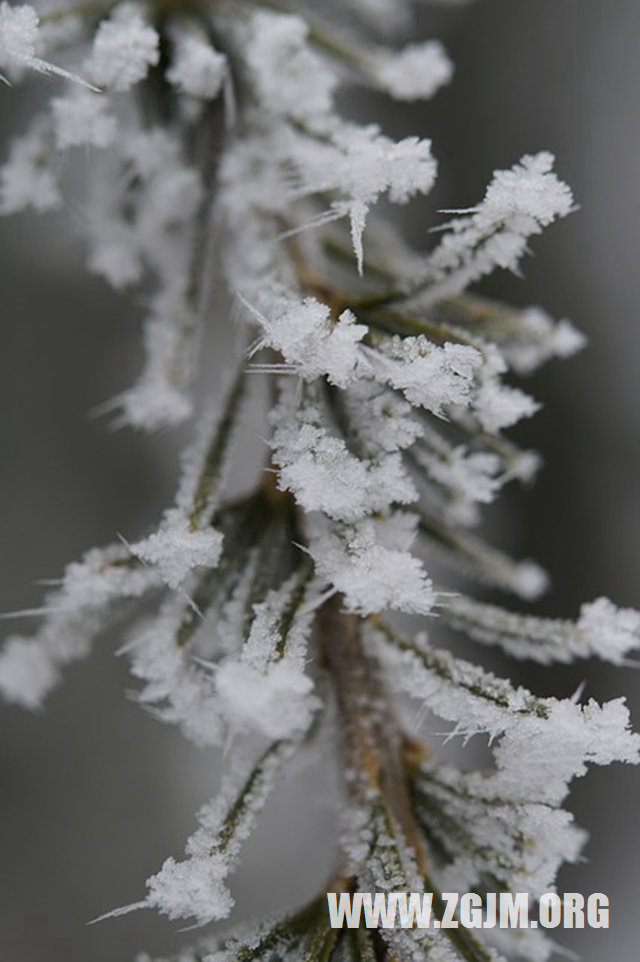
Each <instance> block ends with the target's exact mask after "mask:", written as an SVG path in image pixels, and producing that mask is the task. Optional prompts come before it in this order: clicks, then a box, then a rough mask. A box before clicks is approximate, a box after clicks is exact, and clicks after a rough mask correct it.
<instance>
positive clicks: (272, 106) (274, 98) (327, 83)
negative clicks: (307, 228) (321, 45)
mask: <svg viewBox="0 0 640 962" xmlns="http://www.w3.org/2000/svg"><path fill="white" fill-rule="evenodd" d="M308 34H309V27H308V25H307V23H306V21H305V20H304V19H303V18H302V17H298V16H296V15H294V14H281V13H271V12H267V11H261V12H260V13H256V14H255V15H254V16H253V17H252V18H251V21H250V25H249V34H248V40H247V46H246V49H245V57H246V60H247V63H248V65H249V68H250V70H251V72H252V76H253V81H254V84H255V86H256V89H257V93H258V96H259V98H260V100H261V101H262V106H263V108H264V109H266V110H268V111H269V112H272V113H276V114H284V115H285V116H290V117H293V118H295V119H297V120H302V121H304V120H313V119H314V118H316V117H323V116H324V115H326V114H327V113H328V112H329V110H330V108H331V105H332V96H333V91H334V89H335V87H336V84H337V81H338V78H337V77H336V75H335V73H334V71H332V70H331V69H329V67H328V66H327V64H326V63H325V61H324V60H323V59H321V58H320V57H319V56H318V54H316V53H315V52H314V51H313V50H312V49H311V47H310V45H309V43H308Z"/></svg>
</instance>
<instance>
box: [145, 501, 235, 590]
mask: <svg viewBox="0 0 640 962" xmlns="http://www.w3.org/2000/svg"><path fill="white" fill-rule="evenodd" d="M130 548H131V552H132V554H134V555H135V556H136V557H137V558H140V559H141V560H142V561H144V562H145V563H146V564H152V565H155V566H156V568H157V570H158V572H159V573H160V575H161V577H162V579H163V581H166V583H167V584H168V585H169V587H170V588H180V587H182V586H183V584H184V582H185V580H186V578H187V577H188V575H189V574H190V573H191V572H192V571H193V570H194V569H195V568H202V567H205V568H215V566H216V565H217V564H218V561H219V559H220V553H221V551H222V535H221V534H220V533H219V532H218V531H214V530H213V529H212V528H210V529H207V530H202V531H194V530H192V529H191V528H190V527H189V525H188V522H187V520H186V519H184V518H182V517H180V516H175V515H172V514H169V515H168V516H167V517H166V519H165V521H164V523H163V525H162V526H161V528H160V529H159V530H158V531H156V532H155V533H154V534H152V535H149V537H148V538H145V540H144V541H138V542H137V544H133V545H131V546H130Z"/></svg>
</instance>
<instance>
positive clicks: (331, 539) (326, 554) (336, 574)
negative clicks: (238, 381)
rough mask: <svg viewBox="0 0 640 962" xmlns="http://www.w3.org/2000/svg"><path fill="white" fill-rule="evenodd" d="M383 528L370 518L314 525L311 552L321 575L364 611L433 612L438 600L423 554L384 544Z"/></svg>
mask: <svg viewBox="0 0 640 962" xmlns="http://www.w3.org/2000/svg"><path fill="white" fill-rule="evenodd" d="M384 533H385V532H384V526H376V525H375V524H374V523H373V522H371V521H365V522H361V523H360V524H358V525H354V526H352V527H346V526H345V527H344V528H338V527H335V528H330V527H327V526H326V525H325V526H322V525H320V524H319V523H318V521H317V520H315V522H312V524H311V526H310V550H311V553H312V555H313V558H314V561H315V562H316V565H317V567H318V572H319V574H320V576H321V577H323V578H326V580H327V581H329V582H331V584H333V586H334V587H335V589H336V591H339V592H341V593H342V594H343V595H344V596H345V600H346V604H347V607H348V608H349V609H351V610H352V611H355V612H358V613H359V614H362V615H367V614H374V613H376V612H380V611H384V610H385V609H386V608H393V609H396V610H398V611H405V612H410V613H414V614H423V615H425V614H428V613H429V612H430V611H431V609H432V608H433V605H434V604H435V600H436V599H435V593H434V591H433V587H432V585H431V581H430V580H429V578H428V577H427V574H426V572H425V571H424V568H423V567H422V564H421V562H420V561H419V560H418V558H415V557H414V556H413V555H412V554H410V553H409V551H407V550H404V549H402V548H397V547H387V546H386V545H385V544H384V541H383V538H384Z"/></svg>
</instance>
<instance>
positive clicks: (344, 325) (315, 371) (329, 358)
mask: <svg viewBox="0 0 640 962" xmlns="http://www.w3.org/2000/svg"><path fill="white" fill-rule="evenodd" d="M245 305H246V307H247V308H248V309H249V311H250V313H251V315H252V316H253V317H254V318H256V319H257V320H258V321H259V323H260V327H261V331H262V336H261V339H260V342H259V345H258V347H271V348H274V349H275V350H277V351H279V352H280V353H281V354H282V356H283V357H284V359H285V361H286V362H287V364H289V365H291V369H292V371H295V373H298V374H300V375H301V376H302V377H303V378H305V379H306V380H314V379H315V378H318V377H321V376H323V375H324V376H326V377H327V378H328V380H329V381H330V382H331V383H332V384H336V385H337V386H338V387H345V386H346V385H347V384H349V383H350V382H351V381H353V380H354V379H355V377H356V375H357V373H358V371H359V369H360V370H362V369H367V367H368V365H367V362H366V360H365V358H364V355H363V353H362V349H361V347H360V342H361V340H362V338H363V337H364V335H365V334H366V332H367V328H366V327H365V326H364V325H363V324H357V323H356V321H355V317H354V315H353V314H352V313H351V311H343V312H342V314H341V315H340V317H339V318H338V320H337V321H336V322H334V321H333V320H332V318H331V311H330V309H329V308H328V307H327V305H326V304H322V303H321V302H320V301H318V300H316V299H315V298H313V297H306V298H304V299H303V300H298V301H296V300H293V299H292V298H284V297H281V296H275V297H274V298H273V299H272V300H271V299H269V301H268V302H267V306H266V307H265V313H264V314H263V313H261V312H258V311H257V310H255V309H254V308H252V307H251V305H250V304H248V303H246V302H245Z"/></svg>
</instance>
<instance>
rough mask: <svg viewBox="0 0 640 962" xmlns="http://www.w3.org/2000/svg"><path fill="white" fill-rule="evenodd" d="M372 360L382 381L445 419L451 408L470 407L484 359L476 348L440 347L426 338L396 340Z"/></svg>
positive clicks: (449, 345)
mask: <svg viewBox="0 0 640 962" xmlns="http://www.w3.org/2000/svg"><path fill="white" fill-rule="evenodd" d="M369 356H370V358H371V362H372V365H373V366H374V369H375V370H376V375H377V377H378V378H379V379H380V380H386V381H387V382H388V383H389V384H391V385H392V386H393V387H395V388H398V389H399V390H401V391H402V393H403V394H404V396H405V397H406V398H407V400H408V401H410V402H411V403H412V404H414V405H419V406H421V407H424V408H427V409H428V410H430V411H432V412H433V413H434V414H437V415H443V414H444V412H445V410H446V408H447V407H448V406H449V405H452V404H458V405H463V406H466V405H467V404H468V403H469V400H470V398H471V396H472V389H473V386H474V383H475V378H476V375H477V373H478V371H479V370H480V368H481V365H482V355H481V354H480V353H479V352H478V351H477V350H476V349H475V348H473V347H467V346H465V345H460V344H451V343H447V344H444V345H443V346H442V347H439V346H438V345H436V344H433V343H431V342H430V341H428V340H427V338H426V337H424V336H423V335H419V336H418V337H405V338H399V337H394V338H392V339H390V340H389V341H387V342H385V344H384V346H383V347H382V348H381V349H380V350H379V351H377V352H376V354H375V356H372V354H371V353H370V354H369Z"/></svg>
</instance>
